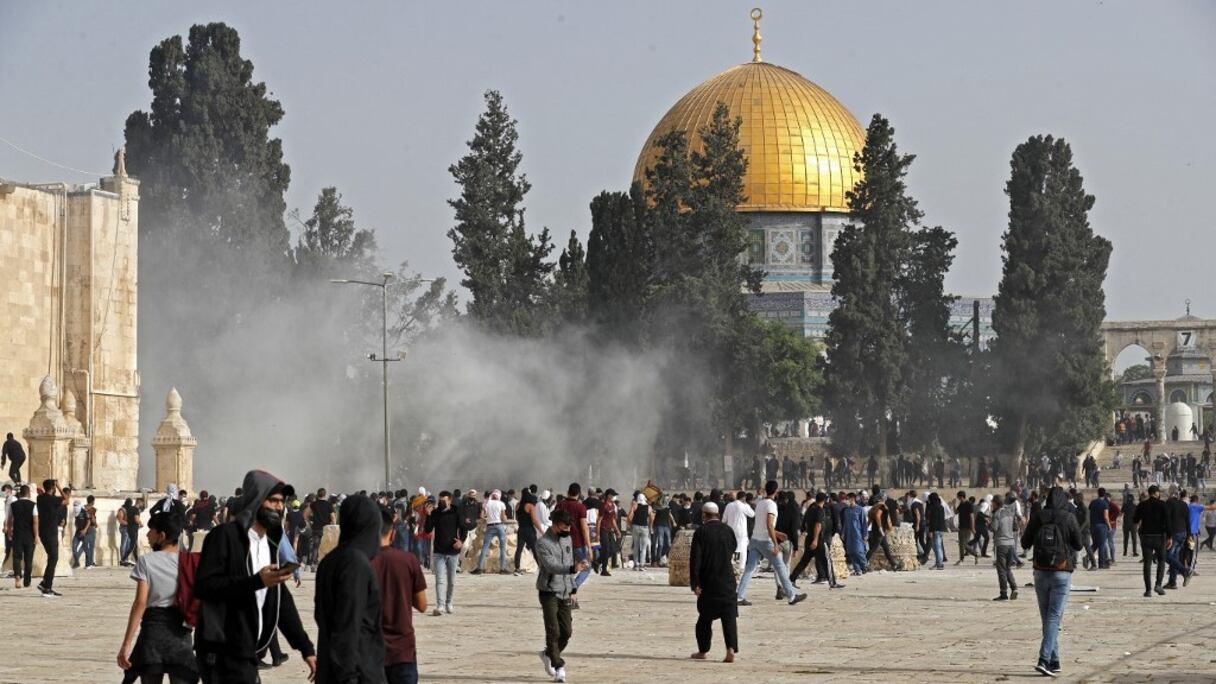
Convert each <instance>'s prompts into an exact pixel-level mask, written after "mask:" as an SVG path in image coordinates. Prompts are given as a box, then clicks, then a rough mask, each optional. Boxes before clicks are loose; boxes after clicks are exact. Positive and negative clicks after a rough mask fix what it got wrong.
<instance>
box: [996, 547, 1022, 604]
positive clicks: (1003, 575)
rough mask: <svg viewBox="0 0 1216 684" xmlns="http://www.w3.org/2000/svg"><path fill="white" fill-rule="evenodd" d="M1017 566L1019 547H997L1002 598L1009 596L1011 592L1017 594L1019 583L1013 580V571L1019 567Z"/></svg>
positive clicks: (998, 577) (997, 573) (997, 565)
mask: <svg viewBox="0 0 1216 684" xmlns="http://www.w3.org/2000/svg"><path fill="white" fill-rule="evenodd" d="M1017 564H1018V547H1016V546H998V547H996V578H997V582H999V583H1000V585H1001V596H1008V595H1009V590H1013V591H1014V592H1015V593H1016V592H1017V590H1018V582H1017V580H1015V579H1014V578H1013V569H1014V568H1015V567H1017Z"/></svg>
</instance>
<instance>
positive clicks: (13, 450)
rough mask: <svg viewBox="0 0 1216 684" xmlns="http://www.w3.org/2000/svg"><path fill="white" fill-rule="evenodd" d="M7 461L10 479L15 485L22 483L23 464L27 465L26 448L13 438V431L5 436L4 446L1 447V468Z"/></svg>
mask: <svg viewBox="0 0 1216 684" xmlns="http://www.w3.org/2000/svg"><path fill="white" fill-rule="evenodd" d="M5 461H7V462H8V479H10V480H12V481H13V484H14V485H19V484H21V466H23V465H25V449H24V448H22V446H21V442H18V441H17V440H15V439H13V433H11V432H10V433H8V435H6V436H5V438H4V447H3V449H0V468H2V467H4V463H5Z"/></svg>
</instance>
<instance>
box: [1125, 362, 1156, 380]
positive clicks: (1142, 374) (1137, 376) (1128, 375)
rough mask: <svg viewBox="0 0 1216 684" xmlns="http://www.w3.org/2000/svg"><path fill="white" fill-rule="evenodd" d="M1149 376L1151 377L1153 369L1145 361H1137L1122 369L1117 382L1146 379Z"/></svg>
mask: <svg viewBox="0 0 1216 684" xmlns="http://www.w3.org/2000/svg"><path fill="white" fill-rule="evenodd" d="M1151 377H1153V369H1152V368H1150V367H1149V365H1148V364H1147V363H1137V364H1136V365H1134V366H1128V367H1127V368H1125V369H1123V375H1122V376H1121V377H1120V378H1119V382H1133V381H1135V380H1147V379H1149V378H1151Z"/></svg>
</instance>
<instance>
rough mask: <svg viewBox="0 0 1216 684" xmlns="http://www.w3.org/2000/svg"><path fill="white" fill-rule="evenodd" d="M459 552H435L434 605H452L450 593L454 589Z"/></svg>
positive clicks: (437, 606) (453, 591)
mask: <svg viewBox="0 0 1216 684" xmlns="http://www.w3.org/2000/svg"><path fill="white" fill-rule="evenodd" d="M459 562H460V554H459V553H437V554H435V562H434V563H433V565H434V568H435V607H436V608H439V607H441V606H450V605H452V594H453V593H455V591H456V566H457V565H459Z"/></svg>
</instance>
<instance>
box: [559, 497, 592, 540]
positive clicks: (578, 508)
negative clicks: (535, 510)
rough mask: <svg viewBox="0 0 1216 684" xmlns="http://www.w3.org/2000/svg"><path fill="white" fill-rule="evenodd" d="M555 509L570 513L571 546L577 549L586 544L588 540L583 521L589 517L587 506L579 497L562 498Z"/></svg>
mask: <svg viewBox="0 0 1216 684" xmlns="http://www.w3.org/2000/svg"><path fill="white" fill-rule="evenodd" d="M553 509H554V510H558V511H565V512H567V513H569V514H570V521H571V525H570V546H572V547H574V548H576V549H577V548H580V547H584V546H586V545H587V541H586V540H584V539H583V522H582V521H584V520H586V519H587V507H586V506H584V505H583V502H582V501H579V500H577V499H562V500H561V501H558V502H557V505H556V506H554V507H553Z"/></svg>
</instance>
